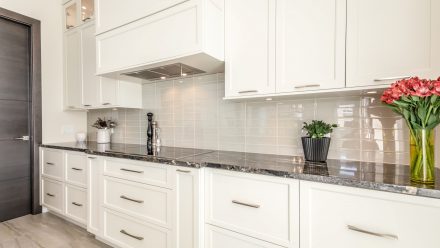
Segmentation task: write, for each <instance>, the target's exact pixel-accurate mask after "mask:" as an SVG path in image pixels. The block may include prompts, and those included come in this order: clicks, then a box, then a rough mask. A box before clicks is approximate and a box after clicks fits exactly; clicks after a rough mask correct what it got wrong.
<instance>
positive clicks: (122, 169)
mask: <svg viewBox="0 0 440 248" xmlns="http://www.w3.org/2000/svg"><path fill="white" fill-rule="evenodd" d="M121 171H126V172H133V173H139V174H141V173H144V172H143V171H138V170H130V169H125V168H121Z"/></svg>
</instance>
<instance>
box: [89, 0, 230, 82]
mask: <svg viewBox="0 0 440 248" xmlns="http://www.w3.org/2000/svg"><path fill="white" fill-rule="evenodd" d="M96 8H97V9H96V15H97V17H96V18H97V25H98V26H97V36H96V42H97V74H98V75H111V74H114V73H117V74H124V73H127V72H136V71H141V70H146V69H151V68H155V67H159V66H163V65H169V64H174V63H183V64H185V65H188V66H190V67H193V68H197V69H200V70H201V71H203V72H207V73H212V72H218V71H223V70H224V69H223V64H224V63H223V60H224V14H223V2H222V0H130V1H117V0H98V2H97V4H96Z"/></svg>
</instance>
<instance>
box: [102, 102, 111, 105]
mask: <svg viewBox="0 0 440 248" xmlns="http://www.w3.org/2000/svg"><path fill="white" fill-rule="evenodd" d="M110 104H111V103H109V102H105V103H103V104H102V105H110Z"/></svg>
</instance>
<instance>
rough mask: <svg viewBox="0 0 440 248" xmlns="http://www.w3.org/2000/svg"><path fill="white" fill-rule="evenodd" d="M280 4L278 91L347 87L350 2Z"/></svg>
mask: <svg viewBox="0 0 440 248" xmlns="http://www.w3.org/2000/svg"><path fill="white" fill-rule="evenodd" d="M276 4H277V7H276V10H277V12H276V41H277V43H276V92H277V93H288V92H294V91H307V90H321V89H333V88H344V87H345V25H346V1H345V0H277V1H276ZM237 9H238V8H237ZM238 10H239V9H238ZM238 10H237V11H238ZM232 25H235V24H234V23H233V24H232ZM237 32H240V30H239V29H237ZM242 33H243V36H246V35H248V32H242ZM243 45H244V44H243ZM243 57H245V58H246V57H249V56H245V55H243ZM246 73H249V72H246ZM240 81H246V80H245V79H244V78H243V80H237V82H240ZM251 81H252V80H251Z"/></svg>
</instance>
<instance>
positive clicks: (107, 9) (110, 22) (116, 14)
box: [96, 0, 188, 34]
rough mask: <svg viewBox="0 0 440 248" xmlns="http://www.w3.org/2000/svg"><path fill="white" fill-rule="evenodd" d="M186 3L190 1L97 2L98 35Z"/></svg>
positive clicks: (110, 0)
mask: <svg viewBox="0 0 440 248" xmlns="http://www.w3.org/2000/svg"><path fill="white" fill-rule="evenodd" d="M185 1H188V0H126V1H119V0H96V7H97V9H98V10H99V11H98V13H97V20H96V33H97V34H100V33H103V32H106V31H109V30H111V29H114V28H117V27H120V26H123V25H125V24H128V23H131V22H133V21H136V20H139V19H141V18H144V17H147V16H150V15H152V14H155V13H157V12H160V11H162V10H165V9H167V8H170V7H172V6H174V5H176V4H179V3H182V2H185Z"/></svg>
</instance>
